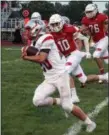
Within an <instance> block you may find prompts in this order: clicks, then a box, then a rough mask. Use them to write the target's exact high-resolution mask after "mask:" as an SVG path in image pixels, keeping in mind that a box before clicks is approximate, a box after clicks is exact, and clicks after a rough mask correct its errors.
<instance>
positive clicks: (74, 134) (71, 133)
mask: <svg viewBox="0 0 109 135" xmlns="http://www.w3.org/2000/svg"><path fill="white" fill-rule="evenodd" d="M107 105H108V97H106V98H105V99H104V100H103V101H102V102H101V103H99V104H98V105H97V106H95V109H94V110H93V111H92V112H91V113H88V116H89V117H90V118H94V117H96V116H97V115H98V114H99V113H100V112H101V111H102V110H103V108H104V107H105V106H107ZM82 125H83V122H81V121H78V122H76V123H75V124H74V125H73V126H71V127H70V128H69V129H68V131H67V132H66V133H65V134H63V135H78V133H79V132H80V131H81V128H82Z"/></svg>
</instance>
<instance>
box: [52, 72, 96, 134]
mask: <svg viewBox="0 0 109 135" xmlns="http://www.w3.org/2000/svg"><path fill="white" fill-rule="evenodd" d="M63 82H65V83H63ZM55 85H56V86H57V88H58V90H59V94H60V99H61V105H62V108H63V109H64V110H65V111H66V112H67V113H71V114H73V115H75V116H76V117H77V118H78V119H80V120H82V121H83V122H84V123H85V124H86V125H87V131H88V132H92V131H93V130H94V129H95V128H96V124H95V123H94V122H93V121H92V120H91V119H90V118H89V117H88V116H87V114H85V113H84V111H83V110H82V109H81V108H79V107H78V106H76V105H74V104H72V100H71V94H70V84H69V76H68V74H67V73H65V74H63V75H62V76H61V77H60V78H59V79H58V80H57V83H56V84H55Z"/></svg>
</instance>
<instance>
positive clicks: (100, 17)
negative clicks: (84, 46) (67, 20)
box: [82, 4, 109, 74]
mask: <svg viewBox="0 0 109 135" xmlns="http://www.w3.org/2000/svg"><path fill="white" fill-rule="evenodd" d="M82 29H83V31H86V33H87V31H88V35H90V36H91V38H92V40H93V41H94V43H95V45H94V47H95V51H94V53H93V58H94V59H95V60H96V62H97V65H98V67H99V70H100V73H101V74H104V67H103V62H102V59H104V61H105V63H108V59H109V55H108V37H107V35H106V33H108V16H107V15H105V14H103V13H99V12H98V8H97V5H95V4H88V5H87V6H86V8H85V17H83V18H82Z"/></svg>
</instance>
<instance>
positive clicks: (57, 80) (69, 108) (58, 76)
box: [22, 21, 96, 132]
mask: <svg viewBox="0 0 109 135" xmlns="http://www.w3.org/2000/svg"><path fill="white" fill-rule="evenodd" d="M26 29H28V31H29V32H28V34H29V35H28V36H29V37H31V39H32V38H33V39H37V40H36V43H35V44H34V47H35V49H36V50H37V51H36V55H33V56H28V55H27V52H26V49H24V48H23V49H22V58H23V59H24V60H28V61H33V62H36V63H39V64H41V66H42V68H43V74H44V77H45V80H44V81H43V82H42V83H41V84H40V85H39V86H38V87H37V88H36V90H35V93H34V96H33V104H34V105H35V106H36V107H40V106H47V105H48V106H51V105H55V104H56V105H61V106H62V108H63V109H64V110H65V111H66V112H67V113H71V114H73V115H74V116H76V117H77V118H79V119H80V120H82V121H83V122H84V123H85V124H86V126H87V128H86V131H87V132H92V131H93V130H94V129H95V128H96V124H95V122H93V121H92V120H91V119H90V118H89V117H88V116H87V115H86V114H85V113H84V112H83V111H82V110H81V109H80V108H79V107H78V106H76V105H74V104H72V101H71V94H70V84H69V75H68V73H67V72H66V70H65V57H63V56H61V55H60V54H59V51H58V49H57V46H56V44H55V41H54V39H53V36H52V35H51V34H46V32H45V31H42V29H43V26H41V25H40V24H38V23H37V24H36V23H35V22H33V21H29V22H28V23H27V25H26ZM31 45H33V44H31ZM26 48H29V46H28V47H26ZM56 89H58V92H59V95H60V98H53V97H51V96H50V95H51V94H53V93H54V92H55V91H56Z"/></svg>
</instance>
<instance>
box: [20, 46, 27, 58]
mask: <svg viewBox="0 0 109 135" xmlns="http://www.w3.org/2000/svg"><path fill="white" fill-rule="evenodd" d="M25 56H27V52H26V48H25V47H22V48H21V58H22V59H25Z"/></svg>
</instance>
